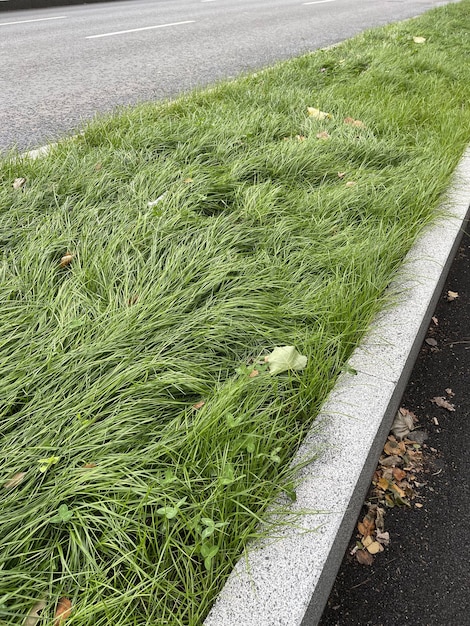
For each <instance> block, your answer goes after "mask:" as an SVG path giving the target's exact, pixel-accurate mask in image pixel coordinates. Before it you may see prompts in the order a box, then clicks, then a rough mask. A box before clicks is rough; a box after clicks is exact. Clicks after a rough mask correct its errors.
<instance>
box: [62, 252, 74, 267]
mask: <svg viewBox="0 0 470 626" xmlns="http://www.w3.org/2000/svg"><path fill="white" fill-rule="evenodd" d="M72 259H73V254H70V252H67V254H64V256H63V257H62V258H61V259H60V267H66V266H67V265H70V263H71V262H72Z"/></svg>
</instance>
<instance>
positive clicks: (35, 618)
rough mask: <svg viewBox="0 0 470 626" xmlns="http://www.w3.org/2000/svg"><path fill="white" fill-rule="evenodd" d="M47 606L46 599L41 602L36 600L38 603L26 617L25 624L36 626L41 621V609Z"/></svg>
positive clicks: (26, 625)
mask: <svg viewBox="0 0 470 626" xmlns="http://www.w3.org/2000/svg"><path fill="white" fill-rule="evenodd" d="M45 608H46V603H45V601H44V600H40V601H39V602H36V604H35V605H34V606H33V608H32V609H31V611H30V612H29V613H28V615H27V616H26V617H25V620H24V622H23V626H36V624H37V623H38V622H39V619H40V616H41V611H43V610H44V609H45Z"/></svg>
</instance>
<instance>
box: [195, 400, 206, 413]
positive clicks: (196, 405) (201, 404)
mask: <svg viewBox="0 0 470 626" xmlns="http://www.w3.org/2000/svg"><path fill="white" fill-rule="evenodd" d="M204 405H205V401H204V400H199V402H196V404H193V409H196V411H197V410H198V409H202V407H203V406H204Z"/></svg>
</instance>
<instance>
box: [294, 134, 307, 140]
mask: <svg viewBox="0 0 470 626" xmlns="http://www.w3.org/2000/svg"><path fill="white" fill-rule="evenodd" d="M295 138H296V139H297V141H305V137H304V136H303V135H296V136H295Z"/></svg>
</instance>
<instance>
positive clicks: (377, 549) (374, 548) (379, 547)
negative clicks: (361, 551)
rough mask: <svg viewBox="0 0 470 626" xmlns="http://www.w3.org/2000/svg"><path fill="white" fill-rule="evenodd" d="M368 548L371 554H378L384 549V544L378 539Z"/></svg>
mask: <svg viewBox="0 0 470 626" xmlns="http://www.w3.org/2000/svg"><path fill="white" fill-rule="evenodd" d="M366 549H367V552H368V553H369V554H377V553H378V552H383V551H384V548H383V545H382V544H380V543H379V542H378V541H373V542H372V543H371V544H370V545H368V546H367V548H366Z"/></svg>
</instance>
